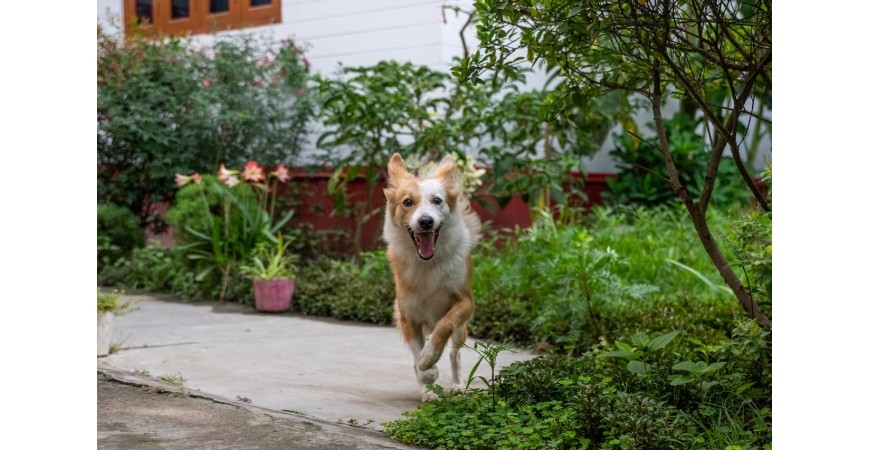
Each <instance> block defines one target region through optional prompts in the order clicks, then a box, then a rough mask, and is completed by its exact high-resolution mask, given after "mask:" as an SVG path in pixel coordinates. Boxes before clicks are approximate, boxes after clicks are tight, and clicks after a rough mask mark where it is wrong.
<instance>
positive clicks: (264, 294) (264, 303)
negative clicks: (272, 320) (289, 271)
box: [254, 278, 296, 312]
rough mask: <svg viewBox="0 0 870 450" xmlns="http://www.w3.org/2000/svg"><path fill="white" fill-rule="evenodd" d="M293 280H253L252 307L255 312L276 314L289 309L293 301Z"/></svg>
mask: <svg viewBox="0 0 870 450" xmlns="http://www.w3.org/2000/svg"><path fill="white" fill-rule="evenodd" d="M295 282H296V280H295V279H293V278H275V279H273V280H258V279H256V278H255V279H254V306H255V307H256V308H257V311H266V312H278V311H286V310H288V309H290V302H291V301H292V300H293V288H294V287H295V284H296V283H295Z"/></svg>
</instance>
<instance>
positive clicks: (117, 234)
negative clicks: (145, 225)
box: [97, 204, 145, 270]
mask: <svg viewBox="0 0 870 450" xmlns="http://www.w3.org/2000/svg"><path fill="white" fill-rule="evenodd" d="M97 242H98V247H97V268H98V270H100V269H102V268H103V266H104V265H106V264H111V263H112V261H115V260H117V259H118V258H120V257H124V256H129V255H130V253H131V252H132V251H133V249H136V248H141V247H143V246H144V245H145V233H144V232H143V231H142V228H141V227H139V221H138V218H137V217H136V215H135V214H133V212H132V211H130V210H129V209H127V208H124V207H122V206H118V205H113V204H105V205H99V206H97Z"/></svg>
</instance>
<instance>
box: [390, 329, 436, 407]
mask: <svg viewBox="0 0 870 450" xmlns="http://www.w3.org/2000/svg"><path fill="white" fill-rule="evenodd" d="M398 322H399V328H401V330H402V335H403V336H404V338H405V342H407V343H408V348H410V349H411V355H412V357H413V358H414V373H415V374H416V375H417V382H418V383H420V392H421V395H422V400H423V401H424V402H431V401H434V400H438V395H437V394H435V393H434V392H431V391H429V390H428V389H427V388H426V386H427V385H429V384H433V383H435V381H436V380H438V376H439V375H440V373H439V372H438V366H432V367H430V368H428V369H426V370H421V369H420V368H419V367H417V360H418V359H420V352H421V351H422V350H423V345H424V344H425V343H426V338H425V336H424V334H423V329H422V326H421V325H420V324H417V323H412V322H411V321H409V320H407V319H405V318H404V317H399V320H398Z"/></svg>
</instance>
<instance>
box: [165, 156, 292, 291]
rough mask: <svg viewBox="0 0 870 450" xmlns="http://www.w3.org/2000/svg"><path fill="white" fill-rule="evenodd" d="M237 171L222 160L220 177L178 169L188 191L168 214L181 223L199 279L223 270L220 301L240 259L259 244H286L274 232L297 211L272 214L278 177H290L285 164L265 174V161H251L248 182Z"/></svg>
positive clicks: (246, 259)
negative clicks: (279, 215) (227, 166)
mask: <svg viewBox="0 0 870 450" xmlns="http://www.w3.org/2000/svg"><path fill="white" fill-rule="evenodd" d="M238 173H239V172H238V171H233V170H228V169H226V168H225V167H224V165H223V164H221V166H220V172H219V175H218V179H215V178H214V177H211V176H205V177H201V176H199V175H198V174H194V175H192V176H183V175H178V180H179V184H184V185H185V186H184V188H183V189H182V191H184V190H185V189H186V190H187V191H186V192H182V195H181V198H180V199H179V200H180V201H179V203H180V205H179V206H177V209H178V211H170V214H169V215H170V217H171V219H170V220H171V223H173V224H175V225H176V226H180V227H183V228H182V230H183V233H181V234H180V235H179V239H180V240H181V242H183V243H184V244H183V245H181V246H180V247H179V251H181V252H183V253H185V254H186V255H187V257H188V258H189V259H190V260H191V261H195V264H196V265H197V274H196V279H197V280H202V279H205V278H206V277H207V276H208V275H209V274H211V273H212V272H219V273H220V278H221V281H220V284H221V291H220V295H219V297H218V298H219V299H220V300H221V301H223V300H224V299H225V295H226V290H227V288H228V287H229V285H228V283H229V279H230V275H231V274H232V273H235V272H236V271H237V270H238V267H239V265H240V264H246V263H248V262H250V258H251V256H252V254H253V252H254V250H255V249H257V248H258V247H261V246H268V245H282V244H281V243H279V242H278V239H277V238H276V237H275V233H276V232H277V231H278V230H279V229H280V228H281V227H283V226H284V225H285V224H286V223H287V221H288V220H290V218H291V217H292V215H293V211H292V210H291V211H287V212H285V213H284V215H283V217H282V218H281V219H279V220H277V221H275V220H274V216H273V214H274V212H275V209H274V203H275V200H274V199H275V196H276V192H277V189H278V183H279V182H280V183H285V182H286V181H287V179H289V175H288V173H287V168H286V167H284V166H283V165H279V166H278V168H277V169H276V170H275V171H273V172H271V173H270V174H269V175H268V177H267V176H266V171H265V170H264V169H263V168H262V167H261V166H259V165H258V164H257V163H256V162H255V161H250V162H248V164H247V165H245V169H244V172H243V173H242V177H243V179H244V180H245V182H240V181H239V180H238V177H237V174H238ZM190 181H194V182H193V183H189V182H190ZM188 183H189V184H188ZM270 197H271V199H272V201H271V202H270V201H269V198H270ZM197 208H198V209H199V211H197Z"/></svg>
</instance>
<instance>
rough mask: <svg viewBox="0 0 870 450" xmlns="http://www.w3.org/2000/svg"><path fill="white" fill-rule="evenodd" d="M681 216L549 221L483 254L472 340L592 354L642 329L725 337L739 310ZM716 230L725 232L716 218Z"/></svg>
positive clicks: (609, 212) (635, 213)
mask: <svg viewBox="0 0 870 450" xmlns="http://www.w3.org/2000/svg"><path fill="white" fill-rule="evenodd" d="M680 214H681V212H680V211H679V210H675V209H672V208H667V207H659V208H654V209H648V208H638V207H618V208H596V209H594V210H593V214H592V215H593V217H592V218H590V219H588V220H585V221H583V222H581V223H578V224H556V223H553V222H552V221H548V220H546V218H542V220H539V221H538V222H536V224H535V225H534V226H533V227H531V228H529V229H527V230H524V231H523V232H522V233H521V234H520V235H519V236H518V237H517V238H516V240H515V241H512V242H508V243H507V244H506V245H504V246H503V247H502V248H500V249H496V248H493V247H490V248H484V249H483V251H482V253H483V254H482V255H476V257H475V277H474V281H473V292H474V298H475V303H476V304H477V313H476V314H475V319H474V320H473V321H472V322H471V332H472V334H474V335H475V336H487V337H492V338H494V339H497V340H504V339H511V340H514V341H515V342H517V343H519V344H534V343H538V342H546V343H549V344H557V345H558V344H574V345H576V346H577V348H578V349H585V348H588V347H589V346H592V345H595V344H596V343H598V342H599V340H600V339H601V338H604V339H609V340H612V339H616V338H620V337H627V336H630V335H631V334H632V333H633V332H634V331H637V329H646V330H668V329H673V328H671V327H678V328H682V329H686V330H690V331H692V332H693V333H699V334H709V333H713V334H715V330H717V329H719V330H720V331H724V329H723V328H722V327H724V326H725V324H726V323H728V321H730V319H731V318H732V316H733V315H734V314H735V312H734V311H733V309H732V308H730V305H728V304H725V302H724V299H725V298H726V297H725V296H724V295H723V291H722V289H720V288H717V286H718V285H717V284H715V283H713V282H711V281H709V280H710V279H714V280H716V279H718V277H719V275H718V273H717V272H716V269H715V268H714V267H712V264H711V263H710V262H709V259H708V258H707V257H706V254H705V253H704V250H703V248H701V245H700V243H699V242H697V240H696V239H693V233H694V230H693V229H692V228H691V225H690V224H688V223H687V222H685V221H684V220H682V218H681V217H679V215H680ZM711 224H712V226H714V227H715V228H714V230H720V231H723V232H724V231H726V229H727V227H726V226H725V219H724V217H722V216H720V215H718V214H715V213H713V214H712V217H711ZM668 259H671V260H673V261H676V262H679V263H680V264H682V265H684V266H686V267H691V268H694V269H693V270H696V271H697V273H698V274H699V275H700V276H696V275H692V274H690V273H688V272H686V271H685V270H684V269H682V268H681V267H679V266H676V265H673V264H669V263H668V262H667V260H668ZM711 284H712V285H713V288H711V287H710V286H711ZM719 284H721V283H719ZM678 313H682V314H678ZM629 318H631V319H633V320H630V319H629ZM705 329H706V330H707V331H704V330H705Z"/></svg>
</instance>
